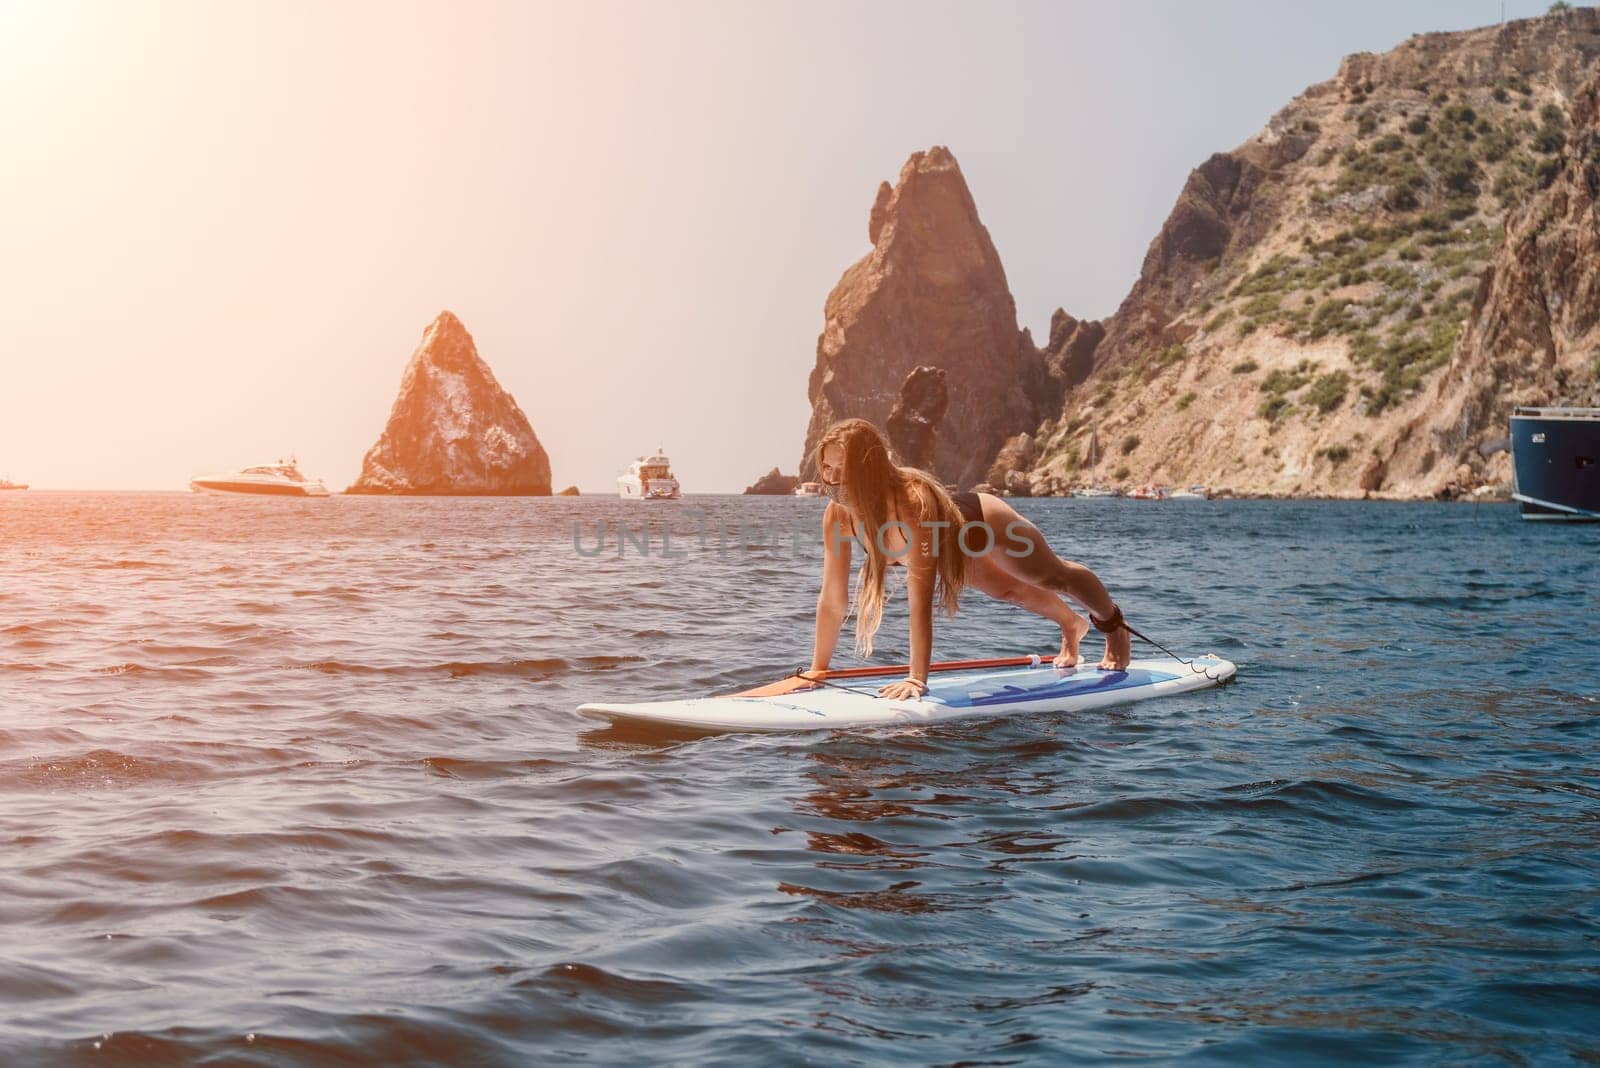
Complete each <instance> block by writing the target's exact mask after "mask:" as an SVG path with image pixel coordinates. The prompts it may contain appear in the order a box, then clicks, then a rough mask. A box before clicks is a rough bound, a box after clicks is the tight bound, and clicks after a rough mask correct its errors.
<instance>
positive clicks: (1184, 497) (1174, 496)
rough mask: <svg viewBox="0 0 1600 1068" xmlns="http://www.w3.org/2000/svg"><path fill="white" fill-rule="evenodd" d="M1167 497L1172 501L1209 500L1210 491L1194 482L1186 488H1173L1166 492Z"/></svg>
mask: <svg viewBox="0 0 1600 1068" xmlns="http://www.w3.org/2000/svg"><path fill="white" fill-rule="evenodd" d="M1167 499H1168V500H1173V501H1209V500H1210V499H1211V491H1210V490H1209V489H1207V488H1206V487H1205V486H1203V485H1201V484H1200V483H1198V482H1196V483H1195V484H1194V485H1192V486H1190V487H1189V488H1188V489H1181V490H1174V491H1173V492H1172V493H1169V494H1167Z"/></svg>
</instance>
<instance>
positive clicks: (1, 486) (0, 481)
mask: <svg viewBox="0 0 1600 1068" xmlns="http://www.w3.org/2000/svg"><path fill="white" fill-rule="evenodd" d="M27 488H28V484H27V483H26V482H13V481H11V480H10V479H9V478H0V490H25V489H27Z"/></svg>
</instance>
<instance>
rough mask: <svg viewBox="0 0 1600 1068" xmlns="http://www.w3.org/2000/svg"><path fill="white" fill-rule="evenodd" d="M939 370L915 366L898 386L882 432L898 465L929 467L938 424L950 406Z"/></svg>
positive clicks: (943, 377)
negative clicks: (897, 393) (893, 452)
mask: <svg viewBox="0 0 1600 1068" xmlns="http://www.w3.org/2000/svg"><path fill="white" fill-rule="evenodd" d="M945 377H946V376H945V373H944V368H942V367H917V368H913V369H912V371H911V373H910V374H908V375H906V380H905V381H904V382H902V383H901V384H900V397H899V399H897V400H896V401H895V402H894V410H893V411H891V412H890V413H889V421H888V423H887V424H886V425H885V426H884V431H885V432H886V433H887V434H888V435H889V447H890V448H892V449H893V450H894V451H895V453H896V454H897V455H898V456H899V459H900V462H901V463H902V464H907V465H909V466H911V467H920V468H923V469H925V470H926V469H928V468H930V467H931V465H932V464H933V460H934V451H935V450H934V446H935V443H936V442H937V440H938V436H939V424H940V423H942V422H943V421H944V413H945V411H946V410H948V409H949V407H950V391H949V389H948V388H947V387H946V385H945Z"/></svg>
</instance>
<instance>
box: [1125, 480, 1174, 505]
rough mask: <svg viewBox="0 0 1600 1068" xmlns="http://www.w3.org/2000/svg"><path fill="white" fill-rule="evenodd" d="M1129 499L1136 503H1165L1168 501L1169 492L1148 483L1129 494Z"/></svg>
mask: <svg viewBox="0 0 1600 1068" xmlns="http://www.w3.org/2000/svg"><path fill="white" fill-rule="evenodd" d="M1128 498H1129V499H1130V500H1135V501H1164V500H1166V499H1167V491H1166V490H1164V489H1162V488H1161V487H1160V486H1152V485H1151V484H1150V483H1148V482H1146V483H1145V484H1144V485H1142V486H1139V487H1137V488H1135V489H1134V491H1133V492H1132V493H1130V494H1128Z"/></svg>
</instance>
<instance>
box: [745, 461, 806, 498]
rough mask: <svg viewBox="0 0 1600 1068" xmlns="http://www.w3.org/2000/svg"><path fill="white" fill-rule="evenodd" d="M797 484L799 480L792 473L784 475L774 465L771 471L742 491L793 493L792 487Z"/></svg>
mask: <svg viewBox="0 0 1600 1068" xmlns="http://www.w3.org/2000/svg"><path fill="white" fill-rule="evenodd" d="M799 484H800V480H799V479H798V478H795V477H794V476H793V475H785V474H783V473H782V472H780V471H779V470H778V469H777V468H776V467H774V468H773V469H772V470H771V471H768V472H767V473H766V474H764V475H762V476H761V477H760V478H758V479H756V480H755V481H754V482H752V483H751V484H750V485H748V486H746V487H745V490H744V491H745V492H746V493H754V494H764V495H767V496H779V495H783V494H793V493H794V488H795V487H796V486H798V485H799Z"/></svg>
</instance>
